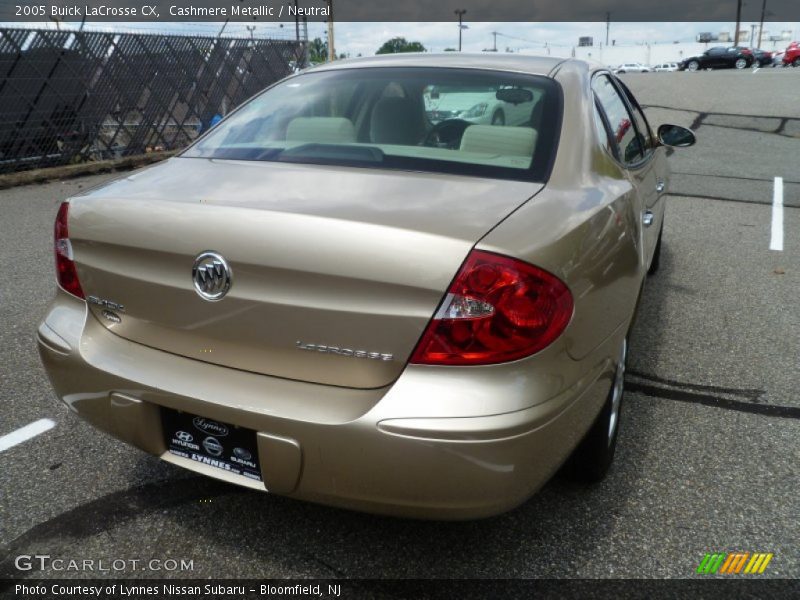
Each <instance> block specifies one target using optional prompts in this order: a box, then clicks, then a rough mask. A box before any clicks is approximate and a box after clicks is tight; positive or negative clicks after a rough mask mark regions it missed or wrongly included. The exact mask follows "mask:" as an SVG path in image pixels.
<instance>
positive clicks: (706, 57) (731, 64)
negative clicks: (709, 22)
mask: <svg viewBox="0 0 800 600" xmlns="http://www.w3.org/2000/svg"><path fill="white" fill-rule="evenodd" d="M754 60H755V57H754V56H753V53H752V52H751V51H750V50H749V49H748V48H742V47H741V46H731V47H729V48H726V47H725V46H715V47H713V48H709V49H708V50H706V51H705V52H703V53H702V54H700V55H699V56H690V57H689V58H686V59H684V60H682V61H681V62H680V63H679V64H678V69H679V70H681V71H699V70H700V69H746V68H747V67H749V66H750V65H752V64H753V61H754Z"/></svg>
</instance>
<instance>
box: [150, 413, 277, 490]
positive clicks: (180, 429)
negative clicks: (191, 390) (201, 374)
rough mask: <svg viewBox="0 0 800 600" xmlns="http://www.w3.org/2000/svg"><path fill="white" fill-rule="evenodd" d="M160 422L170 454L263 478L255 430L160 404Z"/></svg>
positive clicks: (256, 479) (251, 477)
mask: <svg viewBox="0 0 800 600" xmlns="http://www.w3.org/2000/svg"><path fill="white" fill-rule="evenodd" d="M161 425H162V429H163V432H164V443H165V444H166V446H167V451H168V452H169V453H170V454H173V455H175V456H180V457H183V458H187V459H189V460H191V461H194V462H197V463H200V464H204V465H207V466H210V467H213V468H216V469H220V470H222V471H225V472H227V473H231V474H233V475H240V476H242V477H246V478H247V479H250V480H252V481H259V482H261V481H263V479H262V477H261V465H260V463H259V457H258V436H257V433H256V431H255V430H253V429H247V428H246V427H238V426H236V425H231V424H230V423H224V422H222V421H217V420H214V419H209V418H207V417H203V416H200V415H195V414H192V413H188V412H183V411H179V410H174V409H171V408H166V407H161Z"/></svg>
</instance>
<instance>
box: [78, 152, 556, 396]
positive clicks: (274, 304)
mask: <svg viewBox="0 0 800 600" xmlns="http://www.w3.org/2000/svg"><path fill="white" fill-rule="evenodd" d="M541 187H542V186H541V184H534V183H527V182H518V181H500V180H487V179H478V178H468V177H463V176H443V175H433V174H421V173H406V172H387V171H377V170H369V169H353V168H332V167H322V166H314V165H291V164H277V163H264V162H243V161H219V160H213V159H211V160H210V159H196V158H177V159H172V160H170V161H168V162H167V163H162V164H160V165H157V166H154V167H151V168H148V169H145V170H144V171H141V172H138V173H136V174H134V175H132V176H130V177H127V178H124V179H121V180H118V181H116V182H114V183H112V184H110V185H105V186H102V187H100V188H98V189H95V190H91V191H89V192H88V193H86V194H83V195H81V196H79V197H76V198H75V201H74V202H73V206H72V208H71V211H70V237H71V240H72V246H73V252H74V256H75V261H76V264H77V269H78V274H79V276H80V280H81V283H82V285H83V289H84V291H85V292H86V295H87V297H91V300H90V303H89V306H90V310H91V311H92V313H93V314H94V315H95V316H96V317H97V318H98V319H99V320H100V322H102V323H103V324H104V325H105V326H106V327H107V328H108V329H110V330H111V331H113V332H114V333H115V334H117V335H120V336H122V337H124V338H127V339H129V340H132V341H136V342H139V343H142V344H145V345H148V346H151V347H153V348H158V349H161V350H165V351H167V352H171V353H175V354H179V355H183V356H187V357H191V358H194V359H199V360H203V361H207V362H210V363H215V364H220V365H225V366H229V367H234V368H238V369H243V370H247V371H254V372H258V373H263V374H268V375H274V376H279V377H285V378H291V379H297V380H302V381H310V382H316V383H323V384H331V385H338V386H347V387H359V388H373V387H381V386H385V385H387V384H389V383H391V382H392V381H393V380H394V379H395V378H396V377H397V376H398V375H399V374H400V372H401V371H402V369H403V367H404V365H405V363H406V361H407V359H408V357H409V355H410V354H411V352H412V350H413V349H414V347H415V345H416V343H417V341H418V339H419V337H420V335H421V334H422V332H423V330H424V328H425V326H426V324H427V322H428V320H429V319H430V318H431V316H432V314H433V313H434V312H435V310H436V308H437V306H438V304H439V302H440V300H441V298H442V295H443V294H444V291H445V290H446V288H447V286H448V284H449V283H450V281H451V279H452V278H453V276H454V275H455V273H456V271H457V270H458V268H459V266H460V264H461V263H462V262H463V260H464V258H465V257H466V255H467V254H468V253H469V251H470V249H471V248H472V246H473V245H474V244H475V242H476V241H477V240H478V239H480V238H481V237H482V236H483V235H485V233H486V232H487V231H488V230H490V229H491V228H492V227H493V226H494V225H495V224H496V223H498V222H499V221H500V220H502V219H503V218H504V217H506V216H507V215H508V214H509V213H510V212H511V211H513V210H514V209H515V208H516V207H517V206H519V205H520V204H521V203H522V202H524V201H525V200H526V199H528V198H530V197H531V196H532V195H534V194H535V193H536V192H537V191H538V190H540V189H541ZM208 251H211V252H215V253H217V254H219V255H220V256H222V257H224V260H225V262H226V263H227V264H228V265H229V268H230V271H231V273H232V278H231V286H230V289H229V291H228V293H227V294H226V295H225V296H224V297H223V298H221V299H220V300H218V301H213V302H212V301H208V300H205V299H203V298H201V296H200V295H199V294H198V292H197V290H196V289H195V286H194V279H193V275H192V270H193V265H194V263H195V259H196V258H197V257H198V256H199V255H200V254H202V253H204V252H208ZM114 304H116V305H122V309H120V308H119V307H114Z"/></svg>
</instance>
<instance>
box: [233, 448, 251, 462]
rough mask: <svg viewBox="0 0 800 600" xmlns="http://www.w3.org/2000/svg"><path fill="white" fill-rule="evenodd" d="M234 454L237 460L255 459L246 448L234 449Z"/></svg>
mask: <svg viewBox="0 0 800 600" xmlns="http://www.w3.org/2000/svg"><path fill="white" fill-rule="evenodd" d="M233 454H234V456H236V458H239V459H241V460H250V459H251V458H253V455H252V454H250V453H249V452H248V451H247V450H245V449H244V448H234V449H233Z"/></svg>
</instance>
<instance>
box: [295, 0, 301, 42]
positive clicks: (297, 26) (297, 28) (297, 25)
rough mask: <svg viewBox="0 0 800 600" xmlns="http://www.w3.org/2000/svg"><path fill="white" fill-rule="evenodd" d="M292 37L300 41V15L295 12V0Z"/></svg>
mask: <svg viewBox="0 0 800 600" xmlns="http://www.w3.org/2000/svg"><path fill="white" fill-rule="evenodd" d="M294 39H295V41H296V42H297V43H298V44H299V43H300V15H298V14H297V0H294Z"/></svg>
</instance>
